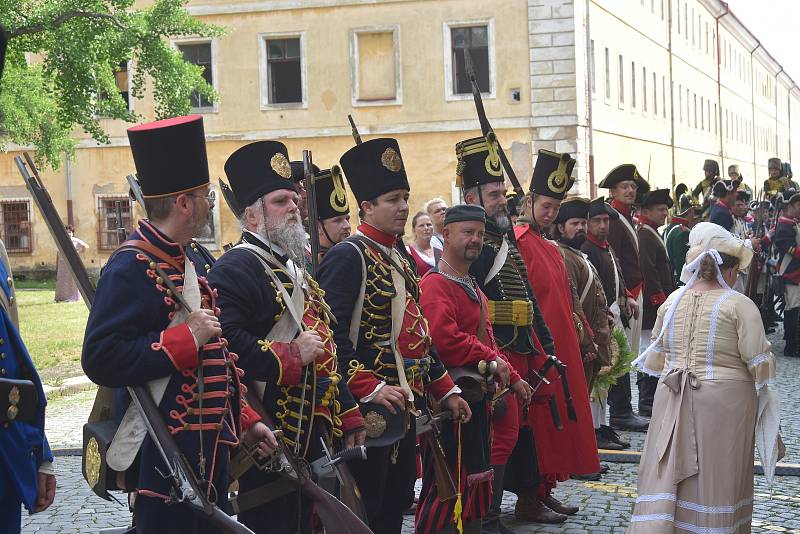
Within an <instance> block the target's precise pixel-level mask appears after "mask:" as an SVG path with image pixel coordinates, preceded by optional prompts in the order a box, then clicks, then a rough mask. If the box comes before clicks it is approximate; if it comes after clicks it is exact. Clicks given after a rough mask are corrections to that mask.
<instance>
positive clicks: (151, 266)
mask: <svg viewBox="0 0 800 534" xmlns="http://www.w3.org/2000/svg"><path fill="white" fill-rule="evenodd" d="M149 267H150V268H151V269H152V270H154V271H155V270H156V262H154V261H151V262H150V265H149Z"/></svg>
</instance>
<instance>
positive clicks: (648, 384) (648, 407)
mask: <svg viewBox="0 0 800 534" xmlns="http://www.w3.org/2000/svg"><path fill="white" fill-rule="evenodd" d="M636 385H637V386H638V387H639V415H644V416H646V417H650V416H651V415H652V414H653V399H654V398H655V396H656V387H657V386H658V377H657V376H650V375H648V374H646V373H639V377H638V378H637V379H636Z"/></svg>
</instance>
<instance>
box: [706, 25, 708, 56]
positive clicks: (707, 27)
mask: <svg viewBox="0 0 800 534" xmlns="http://www.w3.org/2000/svg"><path fill="white" fill-rule="evenodd" d="M706 55H708V22H706Z"/></svg>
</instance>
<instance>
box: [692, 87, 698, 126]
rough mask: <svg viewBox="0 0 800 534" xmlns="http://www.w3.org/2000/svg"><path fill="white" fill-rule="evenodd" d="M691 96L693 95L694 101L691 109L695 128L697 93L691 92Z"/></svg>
mask: <svg viewBox="0 0 800 534" xmlns="http://www.w3.org/2000/svg"><path fill="white" fill-rule="evenodd" d="M692 97H694V102H693V105H692V111H694V113H693V115H694V127H695V128H697V93H692Z"/></svg>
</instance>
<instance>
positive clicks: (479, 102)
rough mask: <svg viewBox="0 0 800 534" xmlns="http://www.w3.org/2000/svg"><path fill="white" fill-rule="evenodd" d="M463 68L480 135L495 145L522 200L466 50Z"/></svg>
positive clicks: (512, 170)
mask: <svg viewBox="0 0 800 534" xmlns="http://www.w3.org/2000/svg"><path fill="white" fill-rule="evenodd" d="M464 67H465V69H466V71H467V76H468V77H469V81H470V85H471V86H472V98H473V100H475V109H476V110H477V112H478V121H479V122H480V124H481V133H482V134H483V136H484V137H485V138H486V140H487V141H488V142H490V143H496V144H497V153H498V155H499V156H500V162H501V163H502V164H503V169H505V171H506V176H508V179H509V180H510V181H511V186H512V187H513V188H514V192H515V193H517V195H518V196H519V198H522V197H524V196H525V191H524V190H523V189H522V186H521V185H520V183H519V180H518V179H517V175H516V174H515V173H514V169H513V168H512V167H511V163H510V162H509V161H508V158H507V157H506V153H505V152H503V147H501V146H500V141H498V140H497V135H496V134H495V133H494V130H493V129H492V125H491V124H489V119H488V118H487V117H486V110H485V109H484V108H483V98H482V97H481V89H480V87H478V80H477V78H476V77H475V68H474V67H473V66H472V56H471V55H470V53H469V50H467V49H464Z"/></svg>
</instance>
